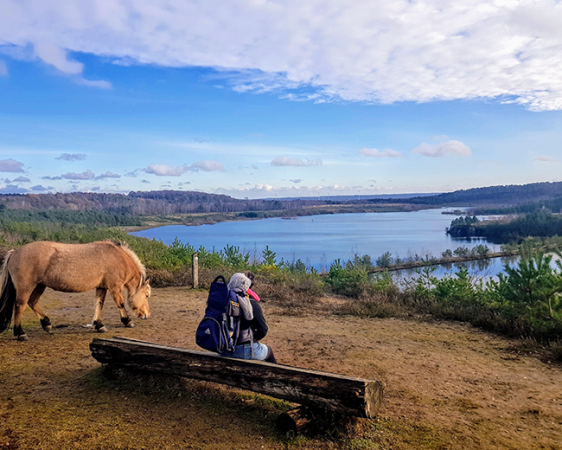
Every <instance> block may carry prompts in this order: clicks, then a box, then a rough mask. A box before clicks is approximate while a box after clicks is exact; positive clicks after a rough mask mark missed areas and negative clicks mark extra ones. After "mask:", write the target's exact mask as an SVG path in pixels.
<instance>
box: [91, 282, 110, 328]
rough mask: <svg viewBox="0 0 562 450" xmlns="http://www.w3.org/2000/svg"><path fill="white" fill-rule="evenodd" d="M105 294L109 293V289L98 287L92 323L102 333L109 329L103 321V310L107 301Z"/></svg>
mask: <svg viewBox="0 0 562 450" xmlns="http://www.w3.org/2000/svg"><path fill="white" fill-rule="evenodd" d="M105 294H107V289H104V288H96V309H95V312H94V321H93V322H92V323H93V325H94V328H95V329H96V331H98V332H100V333H105V332H106V331H107V328H106V327H105V326H104V325H103V323H101V310H102V309H103V303H104V302H105Z"/></svg>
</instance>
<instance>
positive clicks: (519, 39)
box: [0, 0, 562, 110]
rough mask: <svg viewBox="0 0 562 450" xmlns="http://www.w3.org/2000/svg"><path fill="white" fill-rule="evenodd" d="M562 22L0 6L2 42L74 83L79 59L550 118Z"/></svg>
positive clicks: (245, 86) (201, 8)
mask: <svg viewBox="0 0 562 450" xmlns="http://www.w3.org/2000/svg"><path fill="white" fill-rule="evenodd" d="M561 23H562V4H560V2H557V1H555V0H520V1H495V2H491V1H489V0H467V1H464V2H446V1H443V0H428V1H426V2H421V1H408V0H394V1H390V2H389V1H385V0H372V1H369V2H346V1H345V0H308V1H306V2H302V1H301V0H286V1H283V2H273V1H257V0H256V1H250V0H233V1H229V2H224V1H221V0H206V1H205V2H181V1H172V0H170V1H167V2H159V3H158V2H153V1H149V0H139V1H135V2H131V1H129V0H113V1H111V2H72V3H71V6H69V4H68V1H66V0H50V1H49V2H45V1H42V0H2V15H1V16H0V42H1V43H3V44H4V45H7V46H9V47H17V48H18V49H20V51H19V52H20V53H25V51H23V50H21V49H26V48H28V47H32V48H33V49H34V52H35V55H36V57H38V58H41V59H42V60H43V61H45V62H46V63H48V64H51V65H53V66H54V67H56V68H57V69H58V70H60V71H61V72H63V73H66V74H70V75H72V76H78V75H80V74H81V73H82V72H83V64H82V63H81V62H78V61H75V60H74V59H73V58H74V56H73V55H72V53H73V52H85V53H90V54H96V55H100V56H104V57H110V58H113V59H114V61H115V63H120V64H125V65H132V64H155V65H160V66H167V67H192V66H203V67H213V68H216V69H217V70H218V71H219V73H218V77H217V78H221V77H223V78H226V79H227V81H228V82H229V83H230V84H231V86H232V87H233V88H235V89H236V90H237V91H240V92H248V91H251V92H268V91H272V90H285V91H286V90H287V89H289V90H290V89H294V88H297V87H309V88H310V92H306V93H302V91H301V92H299V93H295V92H284V93H283V95H285V96H287V97H288V98H292V99H294V100H309V101H315V102H318V101H326V100H333V99H343V100H350V101H367V102H380V103H391V102H397V101H418V102H426V101H433V100H455V99H481V98H497V99H499V100H500V101H505V102H515V103H519V104H522V105H525V106H526V107H527V108H529V109H532V110H554V109H562V78H561V77H560V76H559V74H560V73H561V72H562V31H561V30H562V27H561V26H560V24H561ZM10 53H11V54H12V55H15V54H17V53H18V51H17V50H15V49H13V48H12V50H10ZM77 80H83V79H77ZM77 82H80V81H77ZM82 84H89V85H92V84H94V85H97V86H98V87H109V84H108V82H100V81H89V80H83V81H82ZM217 84H222V83H217Z"/></svg>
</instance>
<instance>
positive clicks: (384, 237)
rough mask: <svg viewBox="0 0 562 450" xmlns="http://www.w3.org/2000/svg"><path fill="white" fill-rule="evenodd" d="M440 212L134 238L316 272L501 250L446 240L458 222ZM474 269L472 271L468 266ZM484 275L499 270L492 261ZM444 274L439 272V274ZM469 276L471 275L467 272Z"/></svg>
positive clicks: (180, 229) (272, 222)
mask: <svg viewBox="0 0 562 450" xmlns="http://www.w3.org/2000/svg"><path fill="white" fill-rule="evenodd" d="M442 211H443V210H442V209H432V210H422V211H415V212H394V213H365V214H332V215H323V216H313V217H310V216H307V217H298V218H295V219H290V220H284V219H278V218H276V219H264V220H252V221H240V222H221V223H218V224H215V225H201V226H196V227H193V226H183V225H169V226H165V227H160V228H152V229H150V230H143V231H138V232H135V233H132V234H134V235H136V236H142V237H147V238H151V239H152V238H156V239H158V240H161V241H163V242H164V243H166V244H171V243H172V242H173V241H174V240H175V239H176V238H178V239H179V240H180V241H181V242H183V243H184V244H190V245H192V246H193V247H195V248H199V247H200V246H203V247H205V248H206V249H208V250H211V249H215V250H216V251H219V250H222V249H224V247H225V246H226V245H227V244H228V245H235V246H238V247H240V249H241V250H243V251H248V252H250V254H251V257H252V258H256V259H259V258H260V257H261V252H262V250H263V249H264V248H265V246H266V245H268V246H269V248H270V249H271V250H272V251H274V252H275V253H276V254H277V260H278V261H279V260H280V259H281V258H283V259H284V260H285V261H293V260H297V259H301V260H302V261H303V262H305V263H306V264H307V265H309V266H312V267H314V268H316V269H319V270H322V269H326V268H327V269H329V267H330V264H331V263H332V262H333V261H334V260H336V259H338V258H339V259H341V260H342V261H347V260H349V259H351V258H353V256H354V255H355V254H359V255H370V256H371V257H372V259H373V261H375V260H376V258H378V257H379V256H380V255H382V254H383V253H385V252H387V251H389V252H391V254H392V255H393V256H399V257H400V258H406V257H408V256H414V255H415V254H418V255H420V256H426V255H429V256H435V257H440V256H441V253H442V252H443V251H445V250H446V249H451V250H454V249H455V248H457V247H460V246H465V247H469V248H472V247H474V246H476V245H478V244H486V245H488V247H489V248H490V250H491V251H499V246H497V245H494V244H491V243H488V242H486V240H472V241H467V240H462V239H453V238H451V237H450V236H448V235H447V234H445V227H447V226H449V225H450V223H451V220H453V219H454V218H455V217H456V216H453V215H449V214H441V212H442ZM472 266H474V267H476V265H472ZM492 266H497V267H493V268H489V269H488V271H492V272H494V271H496V273H497V271H499V270H501V268H502V267H503V265H502V262H501V261H496V262H494V263H493V264H492ZM445 270H446V269H445V268H442V269H440V271H441V272H443V271H445ZM471 271H472V270H471Z"/></svg>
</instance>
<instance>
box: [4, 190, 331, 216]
mask: <svg viewBox="0 0 562 450" xmlns="http://www.w3.org/2000/svg"><path fill="white" fill-rule="evenodd" d="M331 204H333V202H330V201H324V200H283V201H281V200H239V199H236V198H233V197H229V196H227V195H217V194H207V193H203V192H192V191H151V192H130V193H129V194H128V195H125V194H100V193H83V192H75V193H68V194H63V193H56V194H13V195H0V210H3V209H8V210H79V211H105V212H109V213H117V214H128V215H133V216H151V215H172V214H196V213H215V212H217V213H228V212H243V211H271V210H273V211H282V210H288V211H291V210H297V209H301V208H303V207H307V206H316V205H331Z"/></svg>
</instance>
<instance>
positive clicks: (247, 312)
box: [223, 273, 277, 363]
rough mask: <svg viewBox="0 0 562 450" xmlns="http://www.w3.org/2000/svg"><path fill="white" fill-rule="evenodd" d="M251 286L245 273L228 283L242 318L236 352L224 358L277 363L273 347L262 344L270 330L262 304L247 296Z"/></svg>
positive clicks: (233, 277) (235, 275)
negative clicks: (236, 300) (238, 304)
mask: <svg viewBox="0 0 562 450" xmlns="http://www.w3.org/2000/svg"><path fill="white" fill-rule="evenodd" d="M251 285H252V281H251V280H250V279H249V278H248V277H247V276H246V275H244V274H243V273H235V274H234V275H232V277H231V278H230V282H229V283H228V289H229V290H230V291H234V292H236V295H237V297H238V302H239V303H240V307H241V309H242V317H241V319H240V333H239V336H238V342H237V344H236V347H235V349H234V352H229V353H228V355H226V354H224V353H223V356H229V357H231V358H239V359H257V360H259V361H267V362H272V363H276V362H277V360H276V359H275V356H274V355H273V350H272V349H271V347H269V346H267V345H265V344H262V343H261V342H260V341H261V340H262V339H263V338H264V337H265V336H266V335H267V331H268V328H267V324H266V323H265V318H264V316H263V311H262V309H261V306H260V304H259V303H258V302H257V301H256V300H254V299H253V298H250V297H249V296H248V294H247V291H248V289H249V288H250V286H251Z"/></svg>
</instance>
